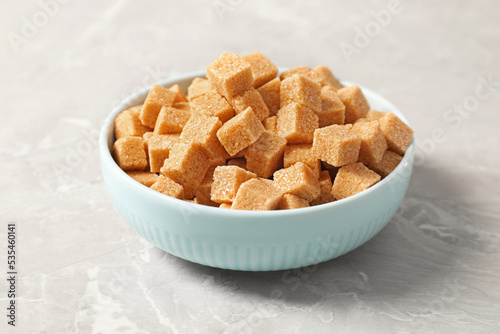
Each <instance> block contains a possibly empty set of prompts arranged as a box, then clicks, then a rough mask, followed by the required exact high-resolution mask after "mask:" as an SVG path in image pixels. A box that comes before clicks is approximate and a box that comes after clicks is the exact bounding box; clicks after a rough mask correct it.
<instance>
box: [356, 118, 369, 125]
mask: <svg viewBox="0 0 500 334" xmlns="http://www.w3.org/2000/svg"><path fill="white" fill-rule="evenodd" d="M366 122H370V121H369V120H368V118H365V117H361V118H358V119H357V120H356V122H354V123H353V124H352V125H354V124H358V123H366Z"/></svg>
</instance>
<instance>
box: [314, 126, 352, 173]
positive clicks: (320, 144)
mask: <svg viewBox="0 0 500 334" xmlns="http://www.w3.org/2000/svg"><path fill="white" fill-rule="evenodd" d="M350 128H351V126H344V125H335V124H334V125H330V126H326V127H324V128H320V129H317V130H316V131H314V141H313V152H314V154H315V155H316V156H317V157H318V158H319V159H321V161H325V162H327V163H329V164H330V165H333V166H335V167H339V166H343V165H347V164H348V163H351V162H356V161H357V160H358V156H359V150H360V148H361V138H359V135H358V134H357V133H355V132H349V129H350Z"/></svg>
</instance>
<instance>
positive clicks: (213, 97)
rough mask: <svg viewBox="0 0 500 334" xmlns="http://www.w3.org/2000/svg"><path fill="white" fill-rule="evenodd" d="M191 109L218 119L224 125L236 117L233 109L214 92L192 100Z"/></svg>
mask: <svg viewBox="0 0 500 334" xmlns="http://www.w3.org/2000/svg"><path fill="white" fill-rule="evenodd" d="M191 107H192V108H193V109H195V110H197V111H198V112H199V113H201V114H203V115H206V116H215V117H218V118H219V119H220V121H221V122H222V123H225V122H227V121H228V120H230V119H231V118H232V117H233V116H234V110H233V107H231V105H230V104H229V102H227V100H226V99H225V98H224V97H223V96H222V95H220V94H219V93H217V92H216V91H214V90H211V91H209V92H207V93H205V94H203V95H201V96H198V97H197V98H194V99H193V100H191Z"/></svg>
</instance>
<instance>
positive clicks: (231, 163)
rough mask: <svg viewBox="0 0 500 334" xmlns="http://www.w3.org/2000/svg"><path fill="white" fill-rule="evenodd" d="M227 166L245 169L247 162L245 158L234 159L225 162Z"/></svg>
mask: <svg viewBox="0 0 500 334" xmlns="http://www.w3.org/2000/svg"><path fill="white" fill-rule="evenodd" d="M227 165H228V166H238V167H240V168H243V169H247V161H246V160H245V158H234V159H229V160H228V161H227Z"/></svg>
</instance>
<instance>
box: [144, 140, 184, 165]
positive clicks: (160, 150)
mask: <svg viewBox="0 0 500 334" xmlns="http://www.w3.org/2000/svg"><path fill="white" fill-rule="evenodd" d="M178 142H179V135H176V134H174V135H172V134H171V135H153V136H151V138H149V141H148V153H149V168H150V170H151V171H152V172H155V173H159V172H160V169H161V168H162V167H163V163H164V162H165V159H167V158H168V154H169V153H170V150H171V149H172V147H174V145H175V144H177V143H178Z"/></svg>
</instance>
